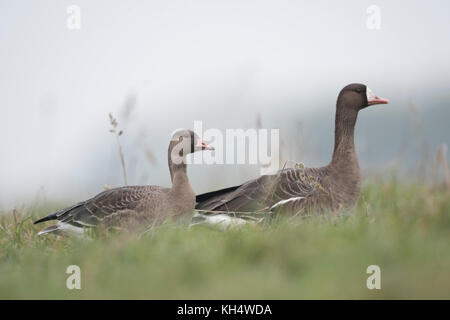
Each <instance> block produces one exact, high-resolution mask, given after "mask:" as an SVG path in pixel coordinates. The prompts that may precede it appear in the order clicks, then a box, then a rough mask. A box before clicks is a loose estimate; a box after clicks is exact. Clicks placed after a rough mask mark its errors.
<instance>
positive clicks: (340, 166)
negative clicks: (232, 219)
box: [196, 84, 388, 214]
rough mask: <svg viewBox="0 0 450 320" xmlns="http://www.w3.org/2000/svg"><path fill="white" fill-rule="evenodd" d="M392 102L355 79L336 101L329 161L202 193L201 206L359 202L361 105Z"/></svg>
mask: <svg viewBox="0 0 450 320" xmlns="http://www.w3.org/2000/svg"><path fill="white" fill-rule="evenodd" d="M382 103H388V100H386V99H382V98H379V97H377V96H375V95H374V94H373V93H372V91H370V89H368V88H367V87H366V86H365V85H363V84H350V85H348V86H346V87H345V88H343V89H342V90H341V92H340V93H339V96H338V99H337V104H336V123H335V143H334V151H333V157H332V160H331V162H330V164H329V165H327V166H325V167H321V168H295V169H283V170H281V171H279V172H278V173H276V174H274V175H264V176H261V177H259V178H257V179H254V180H251V181H248V182H246V183H244V184H242V185H240V186H236V187H231V188H227V189H223V190H218V191H214V192H210V193H206V194H202V195H199V196H197V198H196V200H197V206H196V208H197V209H202V210H208V211H211V212H213V211H240V212H242V211H244V212H246V211H251V212H254V211H257V210H262V209H264V208H267V209H269V208H270V209H271V210H272V211H277V210H278V209H282V211H283V212H288V213H290V214H296V213H307V212H311V211H312V210H315V211H325V210H326V211H329V210H331V211H336V210H340V209H344V208H350V207H352V206H354V205H355V204H356V202H357V200H358V198H359V191H360V170H359V164H358V159H357V156H356V152H355V144H354V139H353V137H354V128H355V123H356V119H357V116H358V112H359V110H361V109H363V108H365V107H367V106H368V105H374V104H382Z"/></svg>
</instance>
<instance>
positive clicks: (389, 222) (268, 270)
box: [0, 181, 450, 299]
mask: <svg viewBox="0 0 450 320" xmlns="http://www.w3.org/2000/svg"><path fill="white" fill-rule="evenodd" d="M47 213H48V211H47V210H45V209H43V208H41V209H39V208H30V209H22V210H18V212H16V213H15V216H14V215H13V214H12V213H7V214H6V215H4V216H2V217H0V224H1V227H0V298H1V299H17V298H20V299H22V298H31V299H36V298H42V299H54V298H62V299H78V298H87V299H90V298H99V299H107V298H112V299H116V298H125V299H176V298H185V299H186V298H187V299H241V298H242V299H250V298H255V299H304V298H307V299H315V298H327V299H328V298H331V299H342V298H350V299H366V298H367V299H380V298H386V299H396V298H406V299H409V298H425V299H428V298H438V299H439V298H446V299H449V298H450V197H449V193H448V191H444V190H432V189H429V188H427V187H425V186H420V185H408V184H400V183H397V182H395V181H394V182H385V183H383V182H378V183H372V184H369V185H367V186H366V187H364V188H363V191H362V195H361V199H360V201H359V204H358V206H357V208H355V210H354V211H353V212H352V214H351V215H350V216H348V217H345V218H323V217H322V218H320V217H316V218H312V219H306V220H298V219H297V220H293V219H281V220H279V221H275V222H274V223H271V224H270V225H262V226H248V227H245V228H242V229H239V230H231V231H228V232H219V231H216V230H212V229H208V228H192V229H188V228H186V225H177V224H173V223H168V224H166V225H164V226H162V227H161V228H158V229H157V230H155V231H154V232H152V233H148V234H145V235H143V236H141V237H138V236H130V235H123V234H119V235H110V236H106V237H100V238H96V239H95V240H91V241H82V240H77V239H73V238H64V237H58V236H54V235H48V236H39V237H38V236H37V231H38V230H39V229H41V228H43V227H44V226H43V225H39V226H34V225H33V224H32V220H34V219H36V218H37V217H41V216H43V215H45V214H47ZM73 264H75V265H78V266H80V268H81V290H68V289H67V288H66V279H67V277H68V275H67V274H66V273H65V271H66V268H67V266H69V265H73ZM373 264H375V265H378V266H380V268H381V290H368V289H367V287H366V279H367V277H368V276H369V275H368V274H366V268H367V267H368V266H369V265H373Z"/></svg>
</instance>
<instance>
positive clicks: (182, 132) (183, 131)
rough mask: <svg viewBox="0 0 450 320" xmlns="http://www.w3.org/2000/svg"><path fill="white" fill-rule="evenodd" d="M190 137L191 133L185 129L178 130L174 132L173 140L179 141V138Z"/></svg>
mask: <svg viewBox="0 0 450 320" xmlns="http://www.w3.org/2000/svg"><path fill="white" fill-rule="evenodd" d="M188 135H189V132H188V130H187V129H185V128H178V129H175V130H174V131H173V132H172V135H171V138H172V139H174V140H178V138H179V137H181V136H183V137H184V136H188Z"/></svg>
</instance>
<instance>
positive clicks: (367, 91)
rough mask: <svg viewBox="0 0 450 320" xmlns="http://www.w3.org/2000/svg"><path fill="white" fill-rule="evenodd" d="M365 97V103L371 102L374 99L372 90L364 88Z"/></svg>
mask: <svg viewBox="0 0 450 320" xmlns="http://www.w3.org/2000/svg"><path fill="white" fill-rule="evenodd" d="M366 95H367V101H371V100H373V99H375V98H376V95H375V94H374V93H373V92H372V90H370V89H369V87H366Z"/></svg>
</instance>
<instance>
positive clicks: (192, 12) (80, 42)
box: [0, 0, 450, 208]
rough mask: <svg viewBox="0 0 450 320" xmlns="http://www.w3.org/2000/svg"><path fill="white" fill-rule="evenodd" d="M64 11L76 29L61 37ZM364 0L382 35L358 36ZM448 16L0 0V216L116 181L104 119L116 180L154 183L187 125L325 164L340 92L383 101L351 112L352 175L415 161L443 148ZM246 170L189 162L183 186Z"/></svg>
mask: <svg viewBox="0 0 450 320" xmlns="http://www.w3.org/2000/svg"><path fill="white" fill-rule="evenodd" d="M71 4H75V5H78V6H80V8H81V23H82V28H81V30H79V31H71V30H68V29H67V28H66V19H67V14H66V7H67V6H68V5H71ZM371 4H376V5H378V6H379V7H380V8H381V18H382V21H381V30H376V31H374V30H368V29H367V27H366V19H367V14H366V9H367V7H368V6H369V5H371ZM449 12H450V2H448V1H339V2H338V1H279V0H277V1H275V0H272V1H261V0H258V1H256V0H255V1H246V0H239V1H217V0H216V1H214V0H192V1H185V0H179V1H173V0H172V1H162V0H158V1H156V0H155V1H130V0H128V1H111V0H108V1H106V0H105V1H99V0H94V1H93V0H89V1H87V0H85V1H81V0H79V1H49V0H45V1H43V0H41V1H32V0H26V1H25V0H14V1H12V0H9V1H6V0H0V106H1V116H0V150H1V157H0V207H3V208H5V207H11V206H13V205H20V204H22V203H26V202H31V201H33V200H34V199H36V197H38V198H45V199H47V200H51V201H76V200H81V199H83V198H85V197H88V196H91V195H93V194H95V193H97V192H99V191H101V190H102V187H103V185H104V184H109V185H111V186H117V185H121V183H122V178H121V170H120V161H119V158H118V152H117V148H116V145H115V141H114V139H113V136H112V135H111V134H110V133H109V132H108V128H109V124H108V118H107V114H108V112H109V111H112V112H114V114H115V115H117V116H118V117H119V122H120V123H121V127H122V128H123V129H124V131H125V134H124V135H123V137H122V138H123V139H122V142H123V145H124V152H125V155H126V158H127V165H128V167H129V168H128V171H129V183H130V184H143V183H149V184H160V185H169V182H170V179H169V175H168V170H167V168H166V163H167V160H166V156H167V155H166V153H167V152H166V149H167V143H168V139H169V136H170V133H171V132H172V131H173V130H174V129H175V128H178V127H192V126H193V121H194V120H203V122H204V126H205V127H218V128H239V127H243V128H250V127H255V125H256V121H257V120H256V119H257V117H260V119H261V123H262V126H263V127H267V128H280V129H281V135H282V142H283V148H284V149H283V157H284V159H287V158H295V159H297V160H301V161H304V162H305V163H306V164H307V165H310V166H316V165H324V164H326V163H327V161H328V160H329V158H330V154H331V151H332V142H333V131H332V126H333V121H334V120H333V118H334V106H335V101H336V96H337V93H338V92H339V90H340V89H341V88H342V87H343V86H344V85H346V84H347V83H350V82H363V83H365V84H367V85H368V86H370V88H371V89H372V90H373V91H374V92H375V93H376V94H378V95H381V96H383V97H387V98H390V99H391V104H390V105H387V106H377V107H376V108H375V107H374V108H373V109H371V110H364V113H361V116H360V118H359V121H358V124H357V148H358V155H359V157H360V160H361V167H362V168H363V169H364V170H370V169H371V168H374V169H376V168H378V170H381V171H383V170H385V169H384V168H386V167H387V166H388V165H389V163H392V161H395V159H398V156H399V153H402V154H406V155H407V156H406V157H405V158H401V159H404V160H407V163H409V164H411V165H412V166H414V165H416V164H417V163H418V162H419V161H420V159H421V157H422V155H421V154H422V153H423V147H424V146H425V145H426V146H428V148H429V150H430V152H433V150H434V148H435V147H436V146H437V145H439V144H440V143H443V142H447V143H448V142H449V140H450V139H449V137H450V134H449V129H448V119H449V115H450V112H449V109H448V105H449V97H450V93H449V90H448V89H449V85H450V46H449V35H450V20H449V19H448V13H449ZM124 105H128V106H131V107H130V108H131V110H132V112H131V113H130V117H129V118H128V120H124V111H123V110H124V107H123V106H124ZM414 110H415V111H414ZM299 123H301V125H300V127H299V125H298V124H299ZM148 149H150V150H151V151H152V153H153V155H154V156H155V158H156V162H155V161H153V162H151V161H148V158H147V157H146V156H145V150H148ZM405 152H406V153H405ZM258 172H259V168H258V167H257V166H234V167H233V166H192V167H191V168H189V175H190V177H191V180H192V184H193V186H194V188H195V189H196V191H197V192H204V191H207V190H210V189H213V188H220V187H225V186H230V185H234V184H237V183H240V182H242V181H244V180H246V179H249V178H251V177H255V176H256V175H257V174H258Z"/></svg>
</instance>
